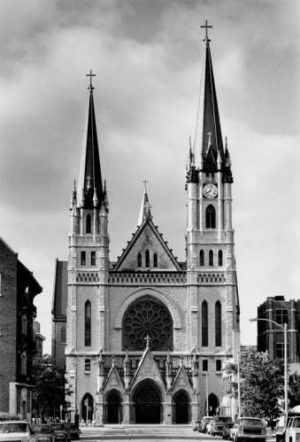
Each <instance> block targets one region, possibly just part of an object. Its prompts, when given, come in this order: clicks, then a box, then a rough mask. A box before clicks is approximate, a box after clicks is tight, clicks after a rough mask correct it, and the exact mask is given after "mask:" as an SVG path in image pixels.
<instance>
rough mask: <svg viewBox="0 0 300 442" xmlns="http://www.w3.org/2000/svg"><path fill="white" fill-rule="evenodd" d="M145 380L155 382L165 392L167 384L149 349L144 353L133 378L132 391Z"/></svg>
mask: <svg viewBox="0 0 300 442" xmlns="http://www.w3.org/2000/svg"><path fill="white" fill-rule="evenodd" d="M145 379H151V380H153V381H154V382H156V383H157V384H158V385H160V386H161V388H162V389H163V390H165V383H164V381H163V378H162V376H161V373H160V370H159V368H158V366H157V364H156V362H155V360H154V358H153V356H152V353H151V351H150V350H149V349H148V348H147V349H146V350H145V351H144V354H143V356H142V359H141V360H140V363H139V365H138V368H137V370H136V372H135V374H134V376H133V378H132V381H131V389H132V388H134V387H135V386H136V385H137V384H139V383H140V382H141V381H143V380H145Z"/></svg>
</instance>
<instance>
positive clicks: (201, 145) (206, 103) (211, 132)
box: [194, 21, 224, 172]
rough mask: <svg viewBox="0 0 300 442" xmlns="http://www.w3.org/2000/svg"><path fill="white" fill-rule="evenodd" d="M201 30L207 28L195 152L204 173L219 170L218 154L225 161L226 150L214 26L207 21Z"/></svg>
mask: <svg viewBox="0 0 300 442" xmlns="http://www.w3.org/2000/svg"><path fill="white" fill-rule="evenodd" d="M201 28H205V38H204V39H203V41H204V47H205V57H204V66H203V74H202V78H201V87H200V98H199V108H198V115H197V122H196V136H195V141H194V150H195V151H196V152H195V155H196V162H197V163H199V162H200V164H201V165H202V166H203V167H202V168H203V170H204V171H209V172H210V171H215V170H217V157H218V153H219V154H220V155H221V159H222V161H223V160H224V149H223V141H222V133H221V124H220V117H219V109H218V100H217V94H216V87H215V80H214V73H213V66H212V59H211V51H210V39H209V38H208V33H207V30H208V29H209V28H212V26H210V25H208V24H207V21H205V25H203V26H201ZM197 133H199V138H198V137H197ZM200 134H201V135H200ZM197 155H201V157H202V158H197Z"/></svg>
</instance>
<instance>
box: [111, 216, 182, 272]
mask: <svg viewBox="0 0 300 442" xmlns="http://www.w3.org/2000/svg"><path fill="white" fill-rule="evenodd" d="M147 255H148V257H147ZM113 270H114V271H116V270H118V271H160V270H164V271H180V267H179V264H178V262H177V260H176V258H175V257H174V255H173V253H172V249H169V247H168V245H167V242H166V241H165V240H164V239H163V236H162V234H161V233H160V232H159V231H158V228H157V226H155V225H154V223H153V221H152V219H150V218H147V219H145V220H144V222H143V224H142V225H141V226H140V227H138V229H137V231H136V232H135V233H134V234H133V237H132V239H131V241H129V242H128V245H127V247H126V249H124V251H123V253H122V255H121V257H120V258H119V259H118V261H117V263H116V265H115V267H114V269H113Z"/></svg>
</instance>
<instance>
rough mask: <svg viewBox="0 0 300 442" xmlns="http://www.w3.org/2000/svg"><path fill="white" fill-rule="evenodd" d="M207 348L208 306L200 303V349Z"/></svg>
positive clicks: (204, 302) (205, 303)
mask: <svg viewBox="0 0 300 442" xmlns="http://www.w3.org/2000/svg"><path fill="white" fill-rule="evenodd" d="M207 346H208V306H207V302H206V301H203V302H202V347H207Z"/></svg>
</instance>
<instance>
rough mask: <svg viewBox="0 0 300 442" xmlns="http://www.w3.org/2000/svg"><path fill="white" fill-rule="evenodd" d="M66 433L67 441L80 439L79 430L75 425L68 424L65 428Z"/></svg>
mask: <svg viewBox="0 0 300 442" xmlns="http://www.w3.org/2000/svg"><path fill="white" fill-rule="evenodd" d="M67 431H68V433H69V440H78V439H79V438H80V429H79V428H78V427H77V425H75V424H73V423H72V424H69V425H68V426H67Z"/></svg>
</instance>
